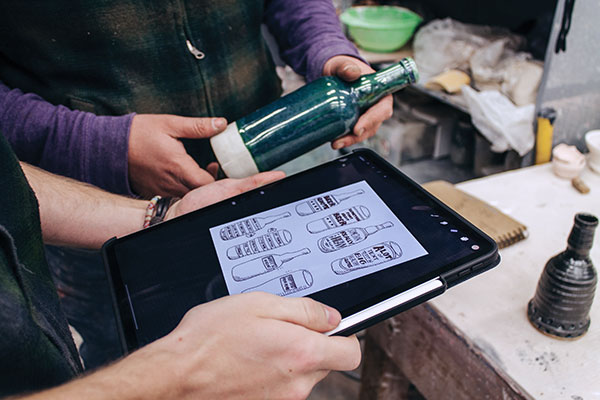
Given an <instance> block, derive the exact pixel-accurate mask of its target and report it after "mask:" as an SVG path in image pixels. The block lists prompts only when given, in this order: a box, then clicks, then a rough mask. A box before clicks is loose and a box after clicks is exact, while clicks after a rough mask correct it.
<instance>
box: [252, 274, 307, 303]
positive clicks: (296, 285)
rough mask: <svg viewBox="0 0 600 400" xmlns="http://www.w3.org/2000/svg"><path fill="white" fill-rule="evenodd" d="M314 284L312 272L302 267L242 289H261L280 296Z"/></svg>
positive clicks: (253, 290)
mask: <svg viewBox="0 0 600 400" xmlns="http://www.w3.org/2000/svg"><path fill="white" fill-rule="evenodd" d="M312 285H313V276H312V274H311V273H310V272H308V271H307V270H305V269H300V270H298V271H294V272H291V273H289V274H285V275H282V276H279V277H277V278H273V279H271V280H269V281H266V282H264V283H261V284H260V285H258V286H254V287H251V288H248V289H246V290H244V291H242V293H247V292H256V291H261V292H267V293H273V294H276V295H278V296H289V295H290V294H294V293H297V292H300V291H302V290H306V289H308V288H310V287H311V286H312Z"/></svg>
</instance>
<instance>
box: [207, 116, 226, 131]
mask: <svg viewBox="0 0 600 400" xmlns="http://www.w3.org/2000/svg"><path fill="white" fill-rule="evenodd" d="M211 123H212V126H213V128H214V129H218V130H221V129H223V128H225V126H226V125H227V121H225V118H213V119H212V121H211Z"/></svg>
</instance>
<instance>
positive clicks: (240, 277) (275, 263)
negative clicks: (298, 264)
mask: <svg viewBox="0 0 600 400" xmlns="http://www.w3.org/2000/svg"><path fill="white" fill-rule="evenodd" d="M307 254H310V249H309V248H307V247H305V248H303V249H301V250H298V251H292V252H289V253H283V254H269V255H265V256H262V257H257V258H253V259H252V260H249V261H246V262H244V263H241V264H238V265H236V266H235V267H233V268H232V269H231V277H232V278H233V280H235V281H237V282H240V281H245V280H247V279H250V278H254V277H255V276H259V275H263V274H266V273H267V272H270V271H273V270H276V269H279V268H281V266H282V265H283V264H285V263H287V262H289V261H291V260H293V259H294V258H296V257H300V256H304V255H307Z"/></svg>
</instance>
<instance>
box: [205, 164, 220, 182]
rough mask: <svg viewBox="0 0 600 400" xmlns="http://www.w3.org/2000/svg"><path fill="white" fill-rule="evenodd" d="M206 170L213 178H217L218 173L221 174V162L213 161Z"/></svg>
mask: <svg viewBox="0 0 600 400" xmlns="http://www.w3.org/2000/svg"><path fill="white" fill-rule="evenodd" d="M206 170H207V171H208V173H209V174H211V175H212V177H213V178H215V179H217V175H218V174H219V163H216V162H211V163H210V164H208V165H207V166H206Z"/></svg>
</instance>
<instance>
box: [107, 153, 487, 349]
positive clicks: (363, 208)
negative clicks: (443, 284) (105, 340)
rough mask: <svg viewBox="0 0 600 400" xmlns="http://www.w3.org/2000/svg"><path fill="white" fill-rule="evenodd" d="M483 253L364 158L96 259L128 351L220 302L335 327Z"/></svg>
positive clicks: (128, 242)
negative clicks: (263, 300)
mask: <svg viewBox="0 0 600 400" xmlns="http://www.w3.org/2000/svg"><path fill="white" fill-rule="evenodd" d="M493 252H495V245H494V244H493V242H491V241H490V239H489V238H487V237H486V236H483V235H481V234H480V233H479V231H477V230H474V229H473V228H472V227H471V226H470V225H469V224H468V223H466V222H465V221H464V220H463V219H462V218H461V217H459V216H457V215H456V214H454V213H453V212H452V211H450V210H448V209H447V208H446V207H444V206H443V205H441V204H440V203H439V202H438V201H436V200H435V199H433V198H432V197H431V196H429V195H428V194H427V193H426V192H425V191H424V190H423V189H422V188H421V187H420V186H418V185H416V184H415V183H414V182H412V181H411V180H410V179H408V178H407V177H406V176H404V175H403V174H401V173H399V172H398V171H397V170H396V169H395V168H393V167H391V166H390V165H389V164H387V163H386V162H385V161H383V160H382V159H380V158H379V157H378V156H377V155H375V154H374V153H372V152H369V151H359V152H355V153H352V154H350V155H348V156H347V157H344V158H341V159H338V160H334V161H331V162H329V163H326V164H323V165H321V166H318V167H315V168H312V169H310V170H307V171H304V172H302V173H299V174H296V175H293V176H291V177H288V178H285V179H283V180H281V181H279V182H275V183H273V184H270V185H267V186H265V187H263V188H259V189H256V190H253V191H251V192H248V193H244V194H242V195H240V196H237V197H235V198H232V199H229V200H226V201H223V202H221V203H218V204H215V205H212V206H209V207H206V208H204V209H201V210H198V211H196V212H193V213H190V214H186V215H184V216H182V217H180V218H176V219H175V220H172V221H166V222H164V223H162V224H159V225H156V226H153V227H151V228H149V229H145V230H143V231H140V232H136V233H134V234H132V235H128V236H126V237H123V238H120V239H117V240H116V241H114V242H112V243H111V244H110V245H107V247H106V248H105V255H106V259H107V260H108V267H109V273H110V277H111V281H112V283H113V286H114V294H115V298H116V304H117V308H118V311H119V315H120V319H121V323H122V326H123V329H122V331H123V334H124V336H125V340H126V341H127V347H128V348H129V349H133V348H136V347H138V346H141V345H144V344H146V343H149V342H151V341H153V340H155V339H157V338H159V337H161V336H163V335H165V334H167V333H168V332H170V331H171V330H172V329H173V328H174V327H175V326H176V325H177V324H178V323H179V321H180V320H181V318H182V317H183V315H184V314H185V312H187V310H189V309H190V308H192V307H193V306H195V305H197V304H201V303H204V302H207V301H210V300H213V299H216V298H219V297H222V296H226V295H228V294H235V293H242V292H246V291H250V290H260V291H266V292H270V293H275V294H278V295H284V296H308V297H312V298H314V299H315V300H318V301H321V302H323V303H325V304H328V305H330V306H332V307H334V308H336V309H338V310H339V311H340V313H341V314H342V316H343V317H346V316H349V315H352V314H354V313H356V312H358V311H360V310H362V309H364V308H366V307H369V306H371V305H373V304H376V303H378V302H379V301H382V300H384V299H386V298H389V297H390V296H393V295H395V294H398V293H401V292H403V291H405V290H407V289H410V288H411V287H414V286H415V285H418V284H420V283H423V282H426V281H428V280H431V279H434V278H437V277H439V276H440V275H441V274H443V273H445V272H447V271H450V270H453V269H455V268H457V267H460V266H462V265H465V264H469V263H471V264H472V263H474V262H477V261H478V260H482V259H485V258H486V257H489V256H490V254H491V253H493Z"/></svg>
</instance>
